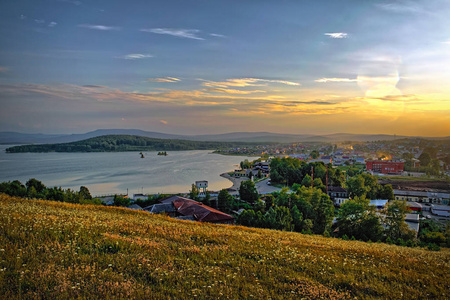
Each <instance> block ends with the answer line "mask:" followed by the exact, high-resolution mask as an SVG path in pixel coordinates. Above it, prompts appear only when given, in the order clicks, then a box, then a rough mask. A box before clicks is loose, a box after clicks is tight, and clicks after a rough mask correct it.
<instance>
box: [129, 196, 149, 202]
mask: <svg viewBox="0 0 450 300" xmlns="http://www.w3.org/2000/svg"><path fill="white" fill-rule="evenodd" d="M147 199H148V195H144V194H134V195H133V200H134V201H136V200H147Z"/></svg>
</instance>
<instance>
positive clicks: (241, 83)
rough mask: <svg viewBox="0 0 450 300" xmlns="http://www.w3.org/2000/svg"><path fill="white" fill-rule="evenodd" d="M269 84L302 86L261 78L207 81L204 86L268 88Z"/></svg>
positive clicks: (295, 83)
mask: <svg viewBox="0 0 450 300" xmlns="http://www.w3.org/2000/svg"><path fill="white" fill-rule="evenodd" d="M267 83H281V84H285V85H292V86H299V85H300V83H297V82H292V81H285V80H272V79H260V78H233V79H227V80H226V81H205V82H203V83H202V85H203V86H208V87H220V88H227V87H230V86H234V87H246V86H266V85H267Z"/></svg>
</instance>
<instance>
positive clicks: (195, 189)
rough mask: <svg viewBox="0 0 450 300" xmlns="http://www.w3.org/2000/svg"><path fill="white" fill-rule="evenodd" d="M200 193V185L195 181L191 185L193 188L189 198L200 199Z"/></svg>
mask: <svg viewBox="0 0 450 300" xmlns="http://www.w3.org/2000/svg"><path fill="white" fill-rule="evenodd" d="M199 194H200V191H199V190H198V187H197V186H196V185H195V184H194V183H193V184H192V185H191V190H190V191H189V198H190V199H192V200H196V201H198V200H199V197H198V195H199Z"/></svg>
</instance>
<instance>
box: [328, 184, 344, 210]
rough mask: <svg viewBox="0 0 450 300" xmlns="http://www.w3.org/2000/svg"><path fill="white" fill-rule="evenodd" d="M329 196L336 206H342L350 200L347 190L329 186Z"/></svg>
mask: <svg viewBox="0 0 450 300" xmlns="http://www.w3.org/2000/svg"><path fill="white" fill-rule="evenodd" d="M327 193H328V196H330V199H331V201H333V204H334V205H335V206H341V205H342V204H343V203H344V202H345V201H346V200H348V192H347V189H345V188H343V187H340V186H329V187H328V189H327Z"/></svg>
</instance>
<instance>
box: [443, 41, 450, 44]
mask: <svg viewBox="0 0 450 300" xmlns="http://www.w3.org/2000/svg"><path fill="white" fill-rule="evenodd" d="M442 44H447V45H450V40H448V41H446V42H442Z"/></svg>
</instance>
